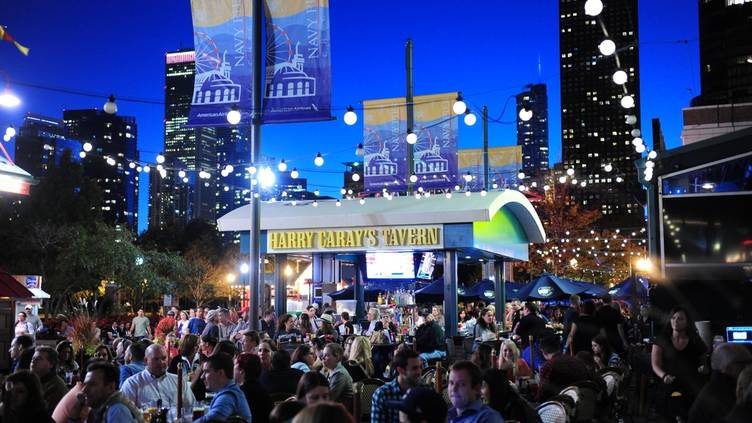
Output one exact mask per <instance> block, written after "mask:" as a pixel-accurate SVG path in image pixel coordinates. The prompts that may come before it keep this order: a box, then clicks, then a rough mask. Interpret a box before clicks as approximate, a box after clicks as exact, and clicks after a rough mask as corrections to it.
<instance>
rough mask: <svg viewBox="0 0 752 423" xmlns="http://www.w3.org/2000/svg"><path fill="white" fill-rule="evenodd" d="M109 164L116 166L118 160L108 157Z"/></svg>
mask: <svg viewBox="0 0 752 423" xmlns="http://www.w3.org/2000/svg"><path fill="white" fill-rule="evenodd" d="M107 164H108V165H110V166H115V165H116V164H117V162H116V161H115V159H113V158H112V157H108V158H107Z"/></svg>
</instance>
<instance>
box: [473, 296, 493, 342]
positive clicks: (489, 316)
mask: <svg viewBox="0 0 752 423" xmlns="http://www.w3.org/2000/svg"><path fill="white" fill-rule="evenodd" d="M498 333H499V328H498V327H496V321H495V317H494V313H493V310H491V309H490V308H488V307H486V308H484V309H483V312H482V313H481V318H480V319H479V320H478V323H477V324H476V325H475V330H474V331H473V351H475V350H477V349H478V345H480V344H481V343H483V342H488V341H496V340H497V339H499V335H498Z"/></svg>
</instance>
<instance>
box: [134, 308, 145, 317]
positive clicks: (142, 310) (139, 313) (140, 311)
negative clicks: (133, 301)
mask: <svg viewBox="0 0 752 423" xmlns="http://www.w3.org/2000/svg"><path fill="white" fill-rule="evenodd" d="M136 314H138V317H144V309H143V308H139V309H138V311H137V312H136Z"/></svg>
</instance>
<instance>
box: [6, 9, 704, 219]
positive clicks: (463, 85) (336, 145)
mask: <svg viewBox="0 0 752 423" xmlns="http://www.w3.org/2000/svg"><path fill="white" fill-rule="evenodd" d="M687 3H688V4H689V5H690V6H691V7H679V8H677V7H671V5H655V4H642V5H641V7H640V32H641V43H642V45H641V52H640V54H641V60H640V62H641V68H642V69H641V73H642V83H641V92H642V98H641V103H642V121H643V122H645V121H649V119H650V118H652V117H659V118H661V119H662V121H663V127H664V132H665V135H666V141H667V144H668V145H669V147H675V146H677V145H679V143H680V141H679V134H680V130H681V108H682V107H686V106H688V105H689V100H690V99H691V98H692V97H694V96H695V95H697V94H699V82H698V81H699V78H698V75H699V65H698V57H697V42H696V39H697V10H696V9H697V4H696V2H687ZM385 6H386V7H385ZM388 6H389V4H386V5H385V4H384V3H378V4H377V3H363V4H358V6H357V7H355V6H352V5H349V4H347V3H344V2H338V1H333V2H331V25H332V66H333V78H334V79H333V87H334V88H333V105H334V110H333V115H334V116H335V117H336V118H337V120H336V121H332V122H321V123H312V124H293V125H267V126H265V127H264V129H263V140H262V153H263V154H264V155H268V156H274V157H277V158H280V159H281V158H284V159H285V160H286V161H287V163H288V165H289V166H291V167H292V166H295V167H298V169H301V174H302V175H301V176H303V177H308V178H309V185H310V186H311V188H310V189H311V190H313V189H320V190H321V192H322V194H329V195H335V196H336V195H337V194H338V192H339V188H340V186H341V181H342V179H341V178H342V171H343V170H344V169H343V166H342V165H341V164H340V163H342V162H346V161H351V160H354V159H355V158H356V157H355V155H354V154H353V152H354V149H355V146H356V145H357V144H358V142H360V141H361V139H362V113H361V112H360V111H359V113H358V115H359V122H358V124H356V125H355V126H354V127H348V126H346V125H345V124H344V123H343V122H342V120H341V115H342V114H343V113H344V108H346V107H347V105H349V104H353V105H354V106H356V108H357V106H358V101H360V100H365V99H370V98H384V97H390V96H400V95H403V94H404V92H403V91H404V63H403V61H402V58H403V55H404V50H403V49H404V41H405V39H406V38H408V37H412V38H413V39H414V41H415V53H414V55H415V85H416V94H428V93H433V92H446V91H451V90H460V91H463V94H464V95H465V98H466V100H467V102H468V104H469V106H470V107H471V108H472V109H473V111H475V112H476V113H478V114H479V112H480V108H481V107H482V105H486V104H487V105H488V106H489V115H490V116H492V117H496V116H497V115H498V113H499V112H500V111H501V108H502V105H503V102H504V100H505V99H506V98H507V97H508V96H509V95H512V94H515V93H518V92H520V91H522V90H523V89H524V86H525V85H527V84H529V83H537V82H543V83H546V85H548V87H549V104H550V108H549V117H550V122H549V125H550V126H549V128H550V134H551V136H550V144H551V164H553V163H555V162H557V161H560V160H561V135H560V134H561V132H560V128H561V123H560V117H559V116H558V115H559V112H558V111H559V108H560V98H559V95H558V91H559V75H558V71H557V68H558V65H559V58H558V54H559V53H558V23H557V21H558V8H557V7H556V4H555V3H554V2H549V1H533V2H528V3H526V4H524V5H519V4H514V5H512V4H498V3H496V2H478V3H477V4H476V3H473V4H472V5H468V6H466V7H465V8H462V9H458V8H456V7H453V3H451V2H438V3H437V2H432V3H427V2H416V3H414V4H410V5H409V6H406V7H400V8H398V7H396V3H395V4H394V7H393V8H390V7H388ZM168 7H169V8H171V17H172V18H171V19H170V20H169V21H163V20H162V16H163V14H161V11H162V10H163V9H164V8H168ZM7 8H8V6H7V5H6V6H4V7H3V6H0V10H2V9H7ZM533 11H534V13H536V14H537V16H536V19H535V22H536V23H537V24H536V26H535V29H536V31H530V30H529V29H530V25H531V21H530V19H529V15H530V13H533ZM2 12H3V16H6V19H7V21H5V22H3V24H4V25H8V26H9V30H12V31H13V34H14V36H15V37H16V38H17V39H19V40H21V41H22V42H24V43H25V44H26V45H28V46H29V47H30V48H31V53H30V56H29V58H25V57H23V56H21V55H19V54H18V52H17V51H15V50H14V49H13V48H12V47H13V46H11V45H9V46H3V47H4V48H3V49H2V50H0V58H2V59H3V61H4V63H6V66H4V67H3V70H4V71H5V74H7V76H9V77H10V78H11V79H12V80H13V81H19V82H22V83H26V84H37V85H44V86H49V87H58V88H70V89H74V90H81V91H87V92H94V93H106V92H113V93H115V95H116V97H118V96H120V97H134V98H136V99H140V100H144V101H145V102H126V101H119V103H118V107H119V113H122V114H124V115H132V116H136V118H137V122H138V125H139V129H140V130H141V132H140V133H139V140H140V145H139V149H140V150H141V152H142V154H141V156H142V157H143V158H144V159H146V160H153V158H154V157H155V156H156V154H157V153H158V152H160V151H161V149H162V143H163V142H164V136H163V134H164V123H163V119H164V114H163V110H164V105H163V104H162V101H163V98H164V92H163V90H164V75H163V70H164V62H163V61H164V54H165V52H167V51H172V50H176V49H177V48H179V47H181V46H182V47H184V48H190V47H191V45H192V36H191V21H190V10H189V7H188V3H187V2H177V1H173V2H166V3H165V4H164V5H162V6H161V7H158V6H155V5H152V4H148V3H146V2H133V4H129V5H128V7H124V8H121V9H115V8H112V7H108V6H106V5H100V4H95V3H93V2H83V3H82V4H81V6H80V7H79V8H77V10H76V11H75V13H76V17H77V18H80V16H98V17H97V19H94V20H93V22H92V23H91V25H90V26H89V27H86V28H83V27H76V28H74V29H73V31H72V33H71V34H70V36H69V39H68V42H69V43H72V44H74V45H78V46H80V48H79V49H65V50H66V53H65V54H62V52H63V49H61V48H60V45H59V44H58V43H59V42H60V41H57V40H54V41H53V40H49V39H44V38H42V36H41V35H39V34H36V33H35V31H33V28H36V27H37V26H38V25H44V24H46V23H49V22H52V20H53V19H55V20H57V19H60V18H62V19H63V20H65V19H64V17H65V16H70V15H71V14H73V13H74V12H73V11H69V10H67V9H65V8H64V7H61V6H59V5H52V6H50V7H47V8H45V9H44V10H42V9H41V8H39V6H35V5H31V6H29V7H28V8H25V9H23V10H20V9H19V10H2ZM115 14H119V15H123V16H124V17H125V18H126V19H114V17H115ZM119 15H118V16H119ZM411 16H421V19H411ZM669 16H671V19H669V18H668V17H669ZM111 18H113V19H111ZM122 20H124V21H126V22H129V24H128V25H125V24H121V23H120V22H121V21H122ZM406 22H409V24H406ZM499 23H502V24H503V25H499ZM126 26H130V27H139V28H140V29H141V30H140V31H138V33H136V34H134V33H133V32H129V33H127V34H126V32H127V31H126ZM442 26H443V27H444V28H445V30H444V31H437V28H441V27H442ZM437 32H438V34H437ZM95 34H96V35H97V36H102V37H103V38H104V39H103V40H97V39H95V38H96V37H95V36H94V35H95ZM458 34H460V35H458ZM680 40H689V41H688V43H684V42H680ZM110 44H111V45H126V46H130V47H129V48H125V49H117V50H112V49H110V48H108V45H110ZM68 50H70V51H68ZM539 57H540V63H542V72H541V73H539V71H538V63H539ZM677 57H679V58H680V59H679V60H677ZM373 58H378V59H380V60H373ZM40 63H61V64H62V65H61V66H58V68H56V69H57V70H58V71H57V72H56V73H54V74H52V73H50V72H48V70H49V67H48V68H46V69H45V68H44V66H40V65H39V64H40ZM114 63H124V64H127V65H128V66H122V69H120V68H119V67H118V66H114ZM364 63H365V64H367V65H368V66H364ZM437 63H439V64H440V65H437ZM34 64H37V66H35V65H34ZM78 67H82V68H85V69H89V70H90V71H89V72H87V73H86V75H85V76H84V75H78V74H75V75H72V73H74V72H78V71H74V69H77V68H78ZM133 81H138V82H139V83H138V84H134V83H133ZM12 88H13V89H14V91H15V92H17V93H18V94H19V96H20V97H21V98H22V100H23V101H24V103H23V104H22V105H21V106H20V107H19V108H18V109H17V110H16V111H15V112H7V111H2V112H0V121H1V122H2V123H3V124H8V123H14V124H16V125H18V124H19V123H20V121H21V119H22V116H23V114H24V113H25V112H26V111H31V112H35V113H41V114H45V115H50V116H55V117H60V116H61V115H62V109H64V108H90V107H101V105H102V104H103V103H104V101H106V98H99V97H97V96H94V97H85V96H80V95H72V94H66V93H60V92H58V91H48V90H40V89H37V88H32V87H29V86H26V85H21V84H20V83H14V84H12ZM667 93H668V94H669V95H667ZM503 120H504V121H511V122H514V120H515V117H514V116H512V113H511V109H510V110H507V113H506V114H505V115H504V116H503ZM644 129H645V128H643V131H644ZM489 134H490V137H489V138H490V143H491V146H511V145H514V144H516V128H515V125H514V124H507V125H500V124H494V125H490V128H489ZM646 135H647V134H646ZM303 137H305V142H302V143H300V142H295V141H296V140H298V139H300V138H303ZM646 140H647V141H648V143H649V144H651V140H650V139H649V137H646ZM480 144H481V128H480V125H479V124H476V125H475V126H474V127H472V128H468V127H465V126H464V125H460V145H459V147H460V148H477V147H479V146H480ZM317 151H321V152H322V153H324V154H325V155H326V156H325V158H326V164H325V165H324V167H323V168H316V167H315V166H314V165H313V163H312V160H313V157H314V156H315V154H316V152H317ZM307 171H309V172H307ZM322 171H323V172H330V173H323V172H322ZM145 179H146V178H145ZM143 191H144V187H143V186H142V192H143ZM142 195H144V194H142ZM142 203H144V202H143V201H142ZM147 215H148V213H146V210H145V209H142V210H141V214H140V217H141V218H142V219H144V220H145V217H146V216H147ZM143 227H144V226H143V225H140V228H143Z"/></svg>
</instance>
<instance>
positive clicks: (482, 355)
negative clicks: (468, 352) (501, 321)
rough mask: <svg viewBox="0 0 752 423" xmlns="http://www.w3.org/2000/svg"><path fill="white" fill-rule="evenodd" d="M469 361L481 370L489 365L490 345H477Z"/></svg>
mask: <svg viewBox="0 0 752 423" xmlns="http://www.w3.org/2000/svg"><path fill="white" fill-rule="evenodd" d="M471 361H472V362H473V363H475V365H477V366H478V367H479V368H480V369H481V370H485V369H487V368H489V367H491V366H492V363H491V346H490V345H488V344H480V345H478V348H477V349H476V350H475V352H474V353H473V356H472V360H471Z"/></svg>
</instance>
